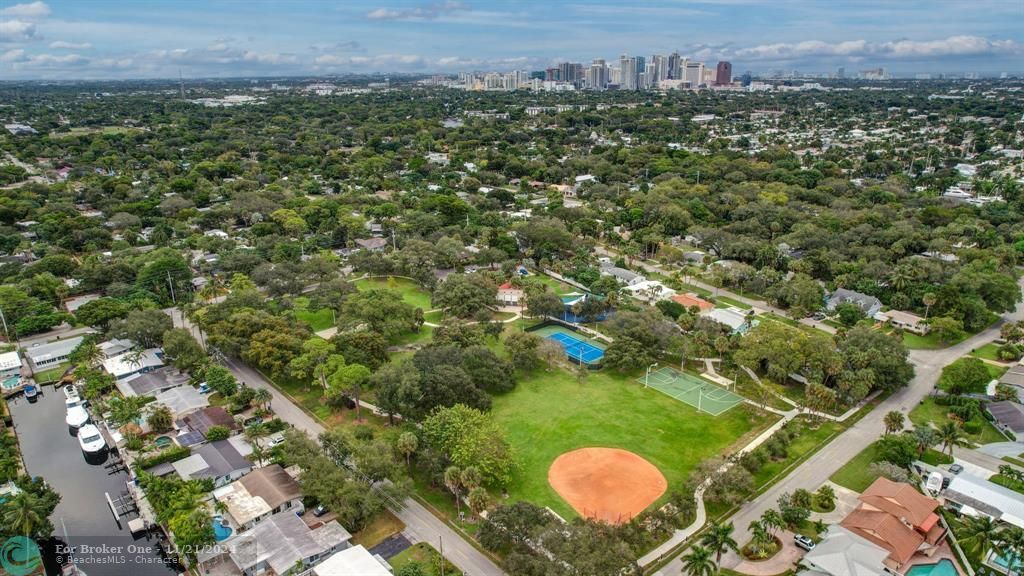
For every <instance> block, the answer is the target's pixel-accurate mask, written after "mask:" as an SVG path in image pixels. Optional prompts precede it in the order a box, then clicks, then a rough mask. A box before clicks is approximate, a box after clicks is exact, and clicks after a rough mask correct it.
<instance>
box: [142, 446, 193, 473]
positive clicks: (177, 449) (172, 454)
mask: <svg viewBox="0 0 1024 576" xmlns="http://www.w3.org/2000/svg"><path fill="white" fill-rule="evenodd" d="M191 455H192V449H191V448H189V447H188V446H174V447H173V448H168V449H166V450H164V451H162V452H160V453H159V454H155V455H153V456H150V457H148V458H139V459H138V460H136V461H135V465H136V466H137V467H138V468H139V469H140V470H145V469H147V468H152V467H153V466H156V465H157V464H164V463H166V462H177V461H178V460H181V459H182V458H188V457H189V456H191Z"/></svg>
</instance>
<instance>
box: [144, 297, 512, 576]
mask: <svg viewBox="0 0 1024 576" xmlns="http://www.w3.org/2000/svg"><path fill="white" fill-rule="evenodd" d="M164 311H165V312H166V313H167V314H168V315H170V316H171V318H172V320H173V321H174V325H175V326H178V327H185V328H187V329H189V330H191V331H192V332H193V334H194V335H195V337H196V338H197V339H198V338H199V334H198V329H197V328H196V327H195V326H193V325H192V323H191V322H190V321H189V320H188V318H185V317H183V316H182V314H181V313H180V311H179V310H177V309H175V308H167V309H165V310H164ZM226 366H227V368H229V369H230V370H231V372H232V373H234V375H235V378H238V380H239V381H240V382H245V383H246V384H247V385H249V386H252V387H253V388H265V389H267V390H270V393H271V394H272V395H273V397H274V399H273V401H272V402H271V406H272V407H273V409H274V412H275V413H276V414H277V415H278V416H279V417H280V418H281V419H282V420H284V421H285V422H288V423H289V424H291V425H293V426H295V427H296V428H298V429H299V430H303V431H305V432H306V433H308V434H310V435H312V436H314V437H316V436H317V435H319V434H320V433H321V432H323V431H324V427H323V426H322V425H320V423H319V422H317V421H316V420H314V419H313V418H312V417H311V416H309V415H308V414H306V412H304V411H303V410H302V408H300V407H299V406H297V405H296V404H295V403H294V402H292V401H291V400H290V399H289V398H288V397H286V396H285V395H284V394H282V393H281V392H279V391H278V390H277V388H275V387H274V386H273V385H271V384H270V383H269V382H267V380H266V379H265V378H264V377H263V375H261V374H260V373H259V372H257V371H256V370H254V369H253V368H251V367H249V366H247V365H246V364H245V363H244V362H242V361H241V360H237V359H234V358H228V359H226ZM402 504H403V508H401V509H392V512H394V513H395V515H396V516H398V518H399V519H400V520H401V521H402V522H403V523H405V531H404V532H403V533H404V534H405V536H406V537H407V538H409V540H410V541H412V542H414V543H415V542H426V543H428V544H430V545H431V546H433V547H434V548H435V549H440V548H441V547H442V544H443V548H444V557H445V558H447V559H448V560H449V561H451V563H452V564H455V566H457V567H458V568H459V569H460V570H462V572H463V573H464V574H466V575H468V576H498V575H500V574H502V571H501V568H499V567H498V566H497V565H496V564H495V563H494V562H492V561H491V559H490V558H488V557H487V556H485V555H484V554H482V553H481V552H480V551H479V550H477V549H476V548H474V547H473V546H472V545H471V544H470V543H469V542H466V541H465V540H463V539H462V538H461V537H460V536H459V535H458V534H456V532H455V531H454V530H452V529H451V527H449V526H448V525H447V524H446V523H445V522H443V521H442V520H440V519H439V518H438V517H436V516H434V515H433V514H432V513H431V512H430V511H429V510H427V509H426V508H424V507H423V506H422V505H421V504H420V503H419V502H417V501H415V500H413V499H412V498H407V499H406V500H405V502H403V503H402Z"/></svg>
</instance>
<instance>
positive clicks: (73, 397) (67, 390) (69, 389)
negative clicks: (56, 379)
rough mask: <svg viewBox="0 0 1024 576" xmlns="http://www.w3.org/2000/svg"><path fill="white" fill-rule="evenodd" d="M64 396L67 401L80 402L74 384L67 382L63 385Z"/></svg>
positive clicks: (80, 399)
mask: <svg viewBox="0 0 1024 576" xmlns="http://www.w3.org/2000/svg"><path fill="white" fill-rule="evenodd" d="M64 398H66V399H67V400H66V401H67V402H68V403H70V402H81V401H82V398H81V397H80V396H79V395H78V388H75V385H74V384H68V385H67V386H64Z"/></svg>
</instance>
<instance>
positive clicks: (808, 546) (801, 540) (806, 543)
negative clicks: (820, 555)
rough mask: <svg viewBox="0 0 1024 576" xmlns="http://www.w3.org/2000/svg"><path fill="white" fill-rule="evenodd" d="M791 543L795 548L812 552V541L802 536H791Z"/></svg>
mask: <svg viewBox="0 0 1024 576" xmlns="http://www.w3.org/2000/svg"><path fill="white" fill-rule="evenodd" d="M793 542H795V543H796V546H797V548H803V549H804V550H807V551H808V552H810V551H811V550H814V540H811V539H810V538H808V537H807V536H804V535H803V534H793Z"/></svg>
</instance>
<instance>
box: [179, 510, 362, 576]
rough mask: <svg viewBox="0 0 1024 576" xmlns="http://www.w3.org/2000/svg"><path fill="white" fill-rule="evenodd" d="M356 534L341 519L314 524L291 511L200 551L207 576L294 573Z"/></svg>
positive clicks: (344, 544)
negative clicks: (339, 520)
mask: <svg viewBox="0 0 1024 576" xmlns="http://www.w3.org/2000/svg"><path fill="white" fill-rule="evenodd" d="M351 539H352V535H351V534H349V532H348V530H345V529H344V528H343V527H342V526H341V525H340V524H338V522H337V520H332V521H330V522H327V523H326V524H322V525H320V526H318V527H317V528H310V527H309V525H307V524H306V523H305V522H304V521H303V520H302V518H300V517H298V516H296V515H295V514H293V513H292V512H291V511H284V512H281V513H278V514H274V515H273V516H270V517H269V518H267V519H265V520H264V521H262V522H260V523H259V524H257V525H256V526H254V527H253V528H252V529H250V530H246V531H244V532H239V533H237V534H236V535H235V536H234V537H232V538H229V539H227V540H225V541H223V542H220V543H218V544H217V545H216V546H209V547H208V548H209V550H204V551H203V552H202V553H200V554H199V556H198V558H197V560H198V563H199V570H198V572H199V573H201V574H204V575H206V576H257V575H259V574H291V573H299V572H302V571H303V570H304V569H307V568H309V567H311V566H315V565H316V564H318V563H320V562H321V561H323V560H325V559H327V558H329V557H331V556H332V555H334V553H336V552H339V551H341V550H344V549H346V548H349V547H350V546H351V544H350V542H349V541H350V540H351Z"/></svg>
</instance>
